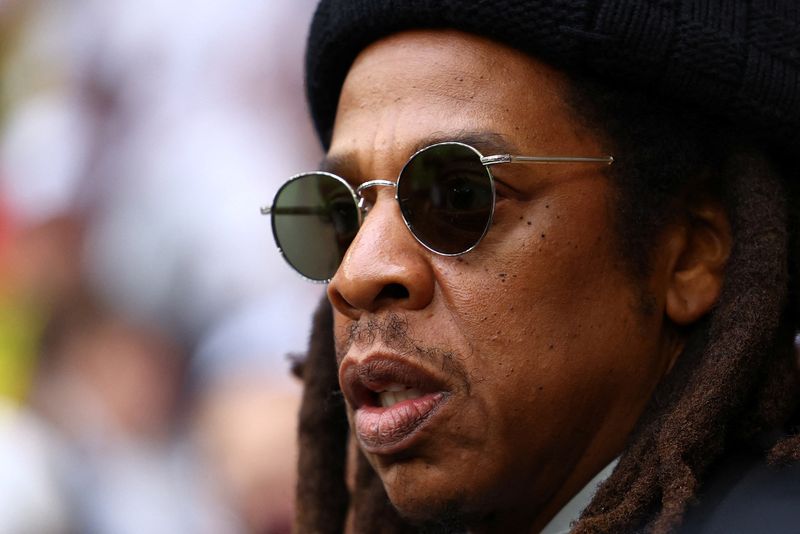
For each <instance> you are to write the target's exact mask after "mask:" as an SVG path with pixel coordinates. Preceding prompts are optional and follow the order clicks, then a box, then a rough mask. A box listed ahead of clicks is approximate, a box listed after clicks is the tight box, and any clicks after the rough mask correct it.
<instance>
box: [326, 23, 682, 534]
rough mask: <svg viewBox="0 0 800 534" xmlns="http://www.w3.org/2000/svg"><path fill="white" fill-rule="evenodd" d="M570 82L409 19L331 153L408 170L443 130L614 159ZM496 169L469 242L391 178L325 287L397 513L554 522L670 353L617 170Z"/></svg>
mask: <svg viewBox="0 0 800 534" xmlns="http://www.w3.org/2000/svg"><path fill="white" fill-rule="evenodd" d="M564 86H565V80H564V79H563V77H562V76H561V75H560V74H558V73H557V72H555V71H553V70H552V69H550V68H548V67H547V66H545V65H543V64H541V63H538V62H536V61H535V60H533V59H531V58H529V57H527V56H524V55H522V54H520V53H518V52H515V51H513V50H511V49H508V48H505V47H503V46H501V45H498V44H495V43H492V42H490V41H486V40H483V39H480V38H477V37H472V36H468V35H465V34H461V33H456V32H443V31H435V32H434V31H429V32H413V33H404V34H399V35H396V36H393V37H391V38H388V39H384V40H383V41H380V42H378V43H376V44H374V45H373V46H371V47H370V48H368V49H366V50H365V51H364V52H363V53H362V54H361V55H360V56H359V57H358V59H357V60H356V62H355V63H354V65H353V66H352V68H351V70H350V72H349V75H348V77H347V80H346V82H345V84H344V87H343V91H342V95H341V100H340V102H339V108H338V113H337V118H336V124H335V129H334V132H333V139H332V144H331V149H330V152H329V154H328V158H329V161H330V162H331V164H332V166H333V167H334V169H333V170H334V172H337V173H339V174H341V175H342V176H343V177H345V178H347V179H348V180H350V181H352V182H353V183H354V184H358V183H361V182H364V181H367V180H373V179H390V180H394V179H395V178H396V177H397V174H398V173H399V171H400V169H401V168H402V166H403V164H404V163H405V162H406V160H407V159H408V158H409V156H410V155H411V154H412V153H413V152H414V151H415V149H417V148H419V147H420V145H423V146H424V144H426V141H429V140H430V141H431V142H433V141H435V140H460V139H464V138H469V139H472V140H475V139H477V140H478V142H475V143H473V144H474V145H475V146H476V148H478V149H479V150H481V151H482V152H483V153H484V155H489V154H496V153H512V154H518V155H549V156H603V155H606V154H607V152H608V150H607V149H606V148H604V146H603V144H602V139H600V138H599V137H598V135H597V134H596V133H595V132H591V131H588V130H587V129H585V128H584V127H583V126H582V125H581V122H580V121H579V120H578V119H577V118H576V117H575V115H574V112H572V111H571V110H570V109H569V108H568V107H567V106H566V104H565V103H564V101H563V98H564V95H565V90H564ZM481 140H482V141H481ZM616 156H617V157H618V158H624V154H616ZM492 172H493V174H494V176H495V178H496V180H497V194H498V200H497V204H496V209H495V213H494V219H493V222H492V226H491V228H490V230H489V232H488V234H487V235H486V237H485V238H484V239H483V241H482V242H481V243H480V244H479V245H478V247H477V248H476V249H475V250H473V251H471V252H469V253H467V254H465V255H463V256H459V257H445V256H439V255H436V254H434V253H431V252H429V251H427V250H426V249H425V248H423V247H422V246H421V245H420V244H418V243H417V241H415V239H414V237H413V236H412V235H411V234H410V233H409V231H408V229H407V228H406V226H405V224H404V223H403V221H402V219H401V214H400V210H399V208H398V205H397V203H396V201H395V200H394V189H392V188H388V187H384V188H379V191H378V193H377V200H376V203H375V205H374V207H373V208H372V210H371V211H370V213H369V215H368V216H367V218H366V220H365V222H364V225H363V226H362V228H361V230H360V231H359V233H358V235H357V237H356V238H355V240H354V241H353V243H352V245H351V246H350V248H349V250H348V252H347V254H346V257H345V259H344V261H343V263H342V265H341V267H340V268H339V270H338V272H337V273H336V275H335V277H334V278H333V280H332V281H331V283H330V285H329V288H328V295H329V298H330V300H331V302H332V304H333V307H334V313H335V335H336V342H337V351H338V359H339V363H340V375H339V376H340V382H341V385H342V389H343V391H344V394H345V398H346V400H347V405H348V412H349V417H350V421H351V424H352V426H353V430H354V436H355V437H356V438H357V439H358V443H359V445H360V447H361V449H362V450H363V451H364V453H365V454H366V456H367V458H368V459H369V461H370V462H371V464H372V465H373V466H374V468H375V469H376V471H377V473H378V474H379V475H380V477H381V479H382V480H383V483H384V486H385V487H386V490H387V492H388V495H389V497H390V499H391V500H392V502H393V503H394V505H395V506H396V507H397V508H398V509H399V510H400V512H401V513H402V514H404V515H406V516H407V517H410V518H412V519H417V520H427V519H435V518H436V517H437V515H441V514H444V513H445V512H448V513H454V514H455V515H457V516H459V517H461V518H462V519H464V520H466V521H467V523H468V524H471V526H472V527H473V528H475V529H477V530H480V529H481V528H501V526H502V527H503V528H521V527H523V526H526V528H527V527H530V526H538V527H539V528H540V527H541V526H543V524H544V523H546V521H547V520H548V519H549V517H550V516H552V515H553V514H554V513H555V512H557V511H558V509H559V508H560V506H561V505H563V504H564V502H565V501H566V500H568V499H569V498H570V497H571V496H572V494H573V493H575V492H576V491H577V490H579V489H580V488H581V487H582V486H583V485H584V484H585V483H586V482H587V481H588V479H589V478H591V477H592V476H593V475H594V474H595V472H597V471H598V470H600V469H601V468H602V467H604V466H605V465H606V464H607V463H608V462H609V461H611V460H612V459H613V458H614V457H615V456H616V455H617V454H618V453H619V452H620V450H621V448H622V445H623V443H624V441H625V439H626V437H627V435H628V434H629V432H630V431H631V428H632V427H633V425H634V423H635V422H636V420H637V418H638V416H639V415H640V413H641V411H642V410H643V408H644V406H645V404H646V402H647V400H648V398H649V397H650V395H651V393H652V391H653V389H654V388H655V386H656V384H657V383H658V381H659V379H660V378H661V376H662V375H663V374H664V372H665V369H666V368H667V367H668V365H669V360H670V356H671V353H672V351H671V350H669V344H668V343H667V342H666V341H665V337H666V336H665V335H664V323H663V313H661V311H660V310H661V309H663V291H662V285H663V281H662V279H661V278H662V277H659V276H658V275H653V277H652V278H651V279H650V280H647V281H644V282H643V281H634V280H632V279H631V278H630V277H629V276H628V275H626V274H625V269H624V265H623V260H622V259H621V258H620V257H619V254H618V252H617V250H618V249H617V248H616V242H615V235H614V233H613V229H612V228H613V227H612V216H613V200H612V198H611V197H612V194H613V192H612V190H611V186H610V184H609V181H608V179H607V178H606V177H605V176H604V168H603V166H602V165H587V164H559V165H522V164H507V165H498V166H495V167H493V169H492ZM655 272H659V271H658V269H656V270H655ZM645 294H646V295H648V296H649V298H650V299H651V300H652V302H653V303H654V304H655V306H654V307H652V306H651V309H654V310H659V311H657V312H654V313H646V312H644V311H643V309H644V306H642V305H641V302H642V296H643V295H645ZM386 391H390V393H385V392H386Z"/></svg>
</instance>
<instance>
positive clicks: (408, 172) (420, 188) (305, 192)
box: [261, 141, 614, 283]
mask: <svg viewBox="0 0 800 534" xmlns="http://www.w3.org/2000/svg"><path fill="white" fill-rule="evenodd" d="M613 162H614V158H613V157H612V156H604V157H562V156H559V157H546V156H545V157H539V156H512V155H510V154H500V155H495V156H484V155H482V154H481V153H480V152H479V151H478V150H477V149H475V148H474V147H472V146H470V145H467V144H465V143H460V142H455V141H448V142H444V143H436V144H434V145H431V146H428V147H425V148H423V149H421V150H419V151H417V152H416V153H414V155H412V156H411V157H410V158H409V159H408V161H407V162H406V164H405V165H404V166H403V169H402V170H401V171H400V174H399V176H398V177H397V180H396V181H394V182H392V181H390V180H370V181H368V182H364V183H363V184H361V185H359V186H358V187H357V188H355V189H353V188H352V187H351V186H350V184H348V183H347V181H346V180H345V179H344V178H341V177H340V176H337V175H335V174H331V173H329V172H323V171H316V172H309V173H303V174H298V175H296V176H293V177H291V178H290V179H289V180H288V181H287V182H286V183H285V184H283V185H282V186H281V188H280V189H278V192H277V193H276V194H275V199H274V200H273V202H272V206H270V207H264V208H261V213H262V214H264V215H270V216H271V218H272V234H273V236H274V238H275V243H276V245H277V246H278V249H279V250H280V252H281V254H282V255H283V257H284V258H285V259H286V261H287V262H288V263H289V265H291V266H292V268H294V269H295V270H296V271H297V272H298V273H300V274H301V275H302V276H303V277H305V278H307V279H309V280H311V281H314V282H323V283H324V282H329V281H330V279H331V278H333V275H334V274H335V273H336V270H337V269H338V268H339V265H340V264H341V262H342V259H343V258H344V254H345V252H346V251H347V248H348V247H349V246H350V243H352V241H353V239H354V238H355V236H356V233H357V232H358V229H359V228H360V227H361V224H362V222H363V221H364V217H365V216H366V215H367V212H368V211H369V208H370V207H371V203H370V202H368V200H367V198H366V197H365V196H364V194H365V192H366V191H367V189H369V188H372V187H394V188H395V199H396V200H397V203H398V204H399V206H400V213H401V214H402V217H403V221H404V222H405V224H406V226H407V227H408V229H409V231H410V232H411V234H412V235H413V236H414V238H415V239H416V240H417V241H418V242H419V243H420V244H421V245H422V246H424V247H425V248H427V249H428V250H430V251H431V252H435V253H436V254H440V255H443V256H459V255H461V254H465V253H467V252H469V251H470V250H472V249H474V248H475V247H476V246H478V243H480V242H481V240H482V239H483V236H485V235H486V232H488V231H489V226H490V225H491V222H492V216H493V215H494V205H495V186H494V177H493V176H492V172H491V170H490V167H491V166H492V165H497V164H501V163H605V164H606V165H610V164H611V163H613Z"/></svg>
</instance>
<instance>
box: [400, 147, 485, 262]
mask: <svg viewBox="0 0 800 534" xmlns="http://www.w3.org/2000/svg"><path fill="white" fill-rule="evenodd" d="M397 198H398V199H399V201H400V209H401V211H402V213H403V217H404V218H405V220H406V223H407V224H408V225H409V227H410V228H411V231H412V233H413V234H414V235H415V236H416V237H417V239H419V241H420V242H422V243H423V244H424V245H425V246H427V247H429V248H431V249H432V250H435V251H436V252H439V253H442V254H461V253H463V252H466V251H467V250H470V249H471V248H472V247H474V246H475V245H476V244H478V242H479V241H480V240H481V238H482V237H483V235H484V234H485V233H486V229H487V228H488V227H489V223H490V222H491V219H492V212H493V209H494V188H493V187H492V181H491V178H490V175H489V172H488V171H487V170H486V168H485V167H484V166H483V164H482V163H481V160H480V154H479V153H478V152H477V151H475V149H473V148H471V147H469V146H466V145H462V144H459V143H443V144H439V145H433V146H431V147H428V148H427V149H425V150H423V151H422V152H419V153H418V154H417V155H416V156H415V157H413V158H412V159H411V160H410V161H409V162H408V163H407V164H406V166H405V168H404V169H403V172H402V173H401V175H400V180H399V183H398V186H397Z"/></svg>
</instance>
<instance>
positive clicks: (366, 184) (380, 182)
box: [356, 180, 397, 213]
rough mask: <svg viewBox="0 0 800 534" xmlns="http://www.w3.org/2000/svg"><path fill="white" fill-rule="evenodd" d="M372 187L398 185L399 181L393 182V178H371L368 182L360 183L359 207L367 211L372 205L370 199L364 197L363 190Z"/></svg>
mask: <svg viewBox="0 0 800 534" xmlns="http://www.w3.org/2000/svg"><path fill="white" fill-rule="evenodd" d="M370 187H394V188H396V187H397V182H392V181H391V180H369V181H368V182H364V183H363V184H361V185H359V186H358V187H357V188H356V197H357V198H358V207H359V209H360V210H361V211H362V212H364V213H367V212H368V211H369V209H370V208H371V207H372V206H371V204H370V203H369V201H368V200H367V199H366V198H365V197H364V195H363V192H364V191H365V190H367V189H369V188H370Z"/></svg>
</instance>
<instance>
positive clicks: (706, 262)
mask: <svg viewBox="0 0 800 534" xmlns="http://www.w3.org/2000/svg"><path fill="white" fill-rule="evenodd" d="M732 241H733V240H732V237H731V227H730V222H729V221H728V216H727V215H726V213H725V210H724V209H723V207H722V206H721V205H720V204H719V203H712V202H704V203H701V204H699V205H697V206H695V207H692V208H690V209H689V213H688V217H687V219H686V220H685V222H684V223H683V224H682V225H681V227H680V228H679V229H676V232H675V233H674V234H673V235H672V237H671V239H670V248H671V252H672V257H673V262H672V269H671V272H670V275H669V280H668V286H667V294H666V313H667V316H668V317H669V318H670V319H671V320H672V321H673V322H674V323H676V324H679V325H687V324H690V323H693V322H695V321H697V320H698V319H700V318H701V317H702V316H703V315H705V314H706V313H708V312H709V310H711V308H712V306H713V305H714V303H715V302H716V301H717V298H718V297H719V294H720V292H721V291H722V283H723V280H724V272H725V264H726V263H727V261H728V257H729V256H730V253H731V246H732Z"/></svg>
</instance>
